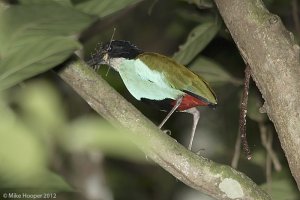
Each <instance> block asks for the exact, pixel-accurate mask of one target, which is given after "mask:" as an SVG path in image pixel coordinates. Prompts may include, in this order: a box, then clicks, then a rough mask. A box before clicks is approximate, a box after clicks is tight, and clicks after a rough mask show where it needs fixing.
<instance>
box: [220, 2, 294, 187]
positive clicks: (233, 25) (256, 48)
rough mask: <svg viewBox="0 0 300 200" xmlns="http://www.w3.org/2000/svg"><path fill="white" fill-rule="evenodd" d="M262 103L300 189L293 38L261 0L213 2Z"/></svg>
mask: <svg viewBox="0 0 300 200" xmlns="http://www.w3.org/2000/svg"><path fill="white" fill-rule="evenodd" d="M215 2H216V4H217V6H218V8H219V11H220V13H221V15H222V17H223V19H224V21H225V24H226V26H227V27H228V29H229V31H230V33H231V35H232V37H233V39H234V41H235V43H236V44H237V46H238V48H239V50H240V52H241V54H242V56H243V58H244V59H245V62H246V63H248V64H249V65H250V68H251V75H252V78H253V79H254V81H255V82H256V85H257V86H258V88H259V89H260V91H261V93H262V96H263V98H264V99H265V104H264V108H265V110H266V111H267V114H268V116H269V118H270V119H271V120H272V122H273V123H274V125H275V128H276V131H277V133H278V136H279V139H280V142H281V146H282V148H283V149H284V151H285V155H286V157H287V160H288V163H289V166H290V169H291V172H292V174H293V176H294V178H295V180H296V182H297V184H298V188H300V89H299V88H300V81H299V77H300V58H299V56H300V51H299V49H300V48H299V46H298V45H297V44H296V43H295V41H294V38H293V34H292V33H290V32H289V31H287V30H286V29H285V27H284V26H283V24H282V22H281V20H280V18H279V17H278V16H277V15H274V14H272V13H270V12H269V11H268V10H267V9H266V8H265V7H264V5H263V2H262V1H261V0H215Z"/></svg>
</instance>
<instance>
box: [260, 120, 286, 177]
mask: <svg viewBox="0 0 300 200" xmlns="http://www.w3.org/2000/svg"><path fill="white" fill-rule="evenodd" d="M259 131H260V136H261V142H262V145H263V146H264V147H265V149H266V151H267V154H268V155H270V158H271V160H272V162H273V165H274V168H275V170H276V171H281V169H282V167H281V164H280V162H279V159H278V157H277V156H276V153H275V152H274V150H273V148H272V143H270V142H269V141H268V136H267V135H268V134H269V135H272V133H268V130H267V127H266V125H265V124H263V123H259ZM269 137H270V136H269Z"/></svg>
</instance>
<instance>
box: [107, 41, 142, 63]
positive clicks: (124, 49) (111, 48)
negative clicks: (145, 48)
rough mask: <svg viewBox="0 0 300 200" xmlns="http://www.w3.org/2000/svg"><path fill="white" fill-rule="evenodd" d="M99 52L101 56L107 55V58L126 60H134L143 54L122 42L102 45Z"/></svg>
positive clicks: (136, 48)
mask: <svg viewBox="0 0 300 200" xmlns="http://www.w3.org/2000/svg"><path fill="white" fill-rule="evenodd" d="M101 51H102V53H103V54H107V55H108V57H109V58H126V59H134V58H136V57H137V56H138V55H139V54H141V53H143V52H142V50H140V49H139V48H138V47H137V46H135V45H134V44H131V43H130V42H129V41H124V40H112V41H111V42H108V43H106V44H104V45H103V47H102V49H101Z"/></svg>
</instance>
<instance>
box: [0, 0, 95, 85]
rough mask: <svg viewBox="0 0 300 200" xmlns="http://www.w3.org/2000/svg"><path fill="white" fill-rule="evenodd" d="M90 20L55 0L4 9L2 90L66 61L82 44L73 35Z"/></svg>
mask: <svg viewBox="0 0 300 200" xmlns="http://www.w3.org/2000/svg"><path fill="white" fill-rule="evenodd" d="M91 22H92V18H91V17H89V16H87V15H85V14H82V13H80V12H78V11H76V10H74V9H72V8H68V7H65V6H61V5H59V4H56V3H52V4H47V5H36V4H34V5H22V6H11V7H10V8H9V9H7V10H5V11H4V12H3V13H1V16H0V30H1V31H0V44H1V46H0V59H1V60H0V90H3V89H5V88H8V87H10V86H12V85H14V84H16V83H18V82H20V81H22V80H24V79H26V78H29V77H31V76H34V75H36V74H38V73H41V72H43V71H46V70H48V69H50V68H52V67H54V66H56V65H58V64H60V63H61V62H63V61H64V60H65V59H66V58H68V57H69V56H70V55H71V54H72V53H73V52H74V51H75V50H76V49H78V48H79V47H80V44H79V43H78V42H77V41H76V39H75V38H74V37H73V38H72V37H70V36H73V35H74V34H77V33H78V32H79V31H81V30H83V29H84V28H86V27H87V26H88V25H89V24H90V23H91Z"/></svg>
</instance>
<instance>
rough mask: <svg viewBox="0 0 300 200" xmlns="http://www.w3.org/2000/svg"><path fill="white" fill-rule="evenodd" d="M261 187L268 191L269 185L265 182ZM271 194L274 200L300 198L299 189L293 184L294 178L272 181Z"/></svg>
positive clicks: (294, 199)
mask: <svg viewBox="0 0 300 200" xmlns="http://www.w3.org/2000/svg"><path fill="white" fill-rule="evenodd" d="M261 187H262V188H263V189H264V190H266V191H268V188H269V187H268V185H267V184H263V185H261ZM270 189H271V196H272V199H273V200H282V199H285V200H298V199H300V195H299V191H298V189H297V188H296V187H295V184H293V181H292V180H289V179H281V180H273V181H272V182H271V188H270Z"/></svg>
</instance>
